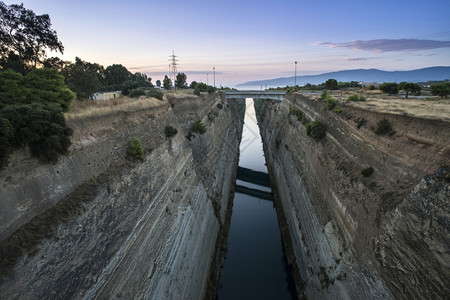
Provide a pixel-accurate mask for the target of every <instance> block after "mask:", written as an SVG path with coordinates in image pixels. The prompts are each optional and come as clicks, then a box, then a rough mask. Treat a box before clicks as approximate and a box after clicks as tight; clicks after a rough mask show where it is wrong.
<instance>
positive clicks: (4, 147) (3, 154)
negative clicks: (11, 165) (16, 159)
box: [0, 118, 14, 169]
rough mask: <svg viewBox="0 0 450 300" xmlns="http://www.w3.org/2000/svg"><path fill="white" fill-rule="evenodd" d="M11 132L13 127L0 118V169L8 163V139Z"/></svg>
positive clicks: (10, 136) (9, 149)
mask: <svg viewBox="0 0 450 300" xmlns="http://www.w3.org/2000/svg"><path fill="white" fill-rule="evenodd" d="M13 134H14V132H13V128H12V126H11V124H10V123H9V121H8V120H7V119H5V118H0V169H2V168H3V167H4V166H5V165H6V164H7V163H8V156H9V153H10V151H11V148H10V144H9V140H10V139H11V138H12V136H13Z"/></svg>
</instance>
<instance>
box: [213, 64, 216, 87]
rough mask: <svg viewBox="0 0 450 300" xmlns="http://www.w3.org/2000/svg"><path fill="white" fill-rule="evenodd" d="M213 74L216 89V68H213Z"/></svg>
mask: <svg viewBox="0 0 450 300" xmlns="http://www.w3.org/2000/svg"><path fill="white" fill-rule="evenodd" d="M213 73H214V87H216V67H213Z"/></svg>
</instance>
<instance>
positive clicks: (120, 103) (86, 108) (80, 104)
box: [65, 96, 167, 120]
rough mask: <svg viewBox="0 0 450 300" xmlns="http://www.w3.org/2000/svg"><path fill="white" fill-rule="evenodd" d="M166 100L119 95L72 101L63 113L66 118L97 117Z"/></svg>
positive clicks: (135, 109) (152, 105)
mask: <svg viewBox="0 0 450 300" xmlns="http://www.w3.org/2000/svg"><path fill="white" fill-rule="evenodd" d="M164 104H167V102H166V101H165V100H164V101H161V100H158V99H156V98H150V97H145V96H142V97H140V98H129V97H121V98H119V99H111V100H106V101H103V100H98V101H92V100H88V101H74V102H73V104H72V107H71V109H70V111H69V112H68V113H65V117H66V120H76V119H83V118H87V117H99V116H105V115H110V114H114V113H117V112H122V111H128V112H133V111H138V110H142V109H146V108H150V107H158V106H161V105H164Z"/></svg>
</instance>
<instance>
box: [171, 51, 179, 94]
mask: <svg viewBox="0 0 450 300" xmlns="http://www.w3.org/2000/svg"><path fill="white" fill-rule="evenodd" d="M177 57H178V56H176V55H175V51H173V50H172V55H170V56H169V61H170V62H171V63H170V65H169V72H170V73H171V74H169V76H170V78H171V79H172V78H173V79H172V83H173V85H175V80H176V78H177V65H178V63H177V61H178V59H177Z"/></svg>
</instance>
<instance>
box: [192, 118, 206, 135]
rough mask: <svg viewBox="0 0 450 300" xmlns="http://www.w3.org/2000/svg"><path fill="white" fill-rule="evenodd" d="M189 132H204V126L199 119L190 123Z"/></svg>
mask: <svg viewBox="0 0 450 300" xmlns="http://www.w3.org/2000/svg"><path fill="white" fill-rule="evenodd" d="M191 131H192V132H196V133H200V134H204V133H205V132H206V126H205V125H204V124H203V122H202V120H201V119H197V120H195V122H194V123H192V126H191Z"/></svg>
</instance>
